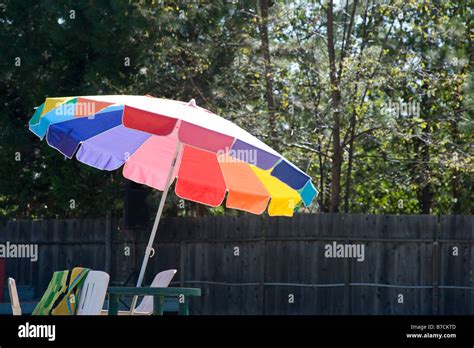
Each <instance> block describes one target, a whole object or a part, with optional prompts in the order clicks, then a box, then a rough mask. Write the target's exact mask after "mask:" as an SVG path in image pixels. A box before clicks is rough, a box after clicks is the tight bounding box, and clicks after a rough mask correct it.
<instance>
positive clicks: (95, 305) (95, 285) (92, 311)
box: [76, 270, 110, 315]
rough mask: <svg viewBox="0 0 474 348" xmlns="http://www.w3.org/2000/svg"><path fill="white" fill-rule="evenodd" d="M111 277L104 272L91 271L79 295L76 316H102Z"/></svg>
mask: <svg viewBox="0 0 474 348" xmlns="http://www.w3.org/2000/svg"><path fill="white" fill-rule="evenodd" d="M109 280H110V277H109V275H108V274H107V273H105V272H102V271H92V270H91V271H89V273H88V274H87V277H86V279H85V280H84V284H83V285H82V288H81V293H80V295H79V303H78V306H77V311H76V315H100V312H101V310H102V307H103V306H104V300H105V295H106V294H107V287H108V286H109Z"/></svg>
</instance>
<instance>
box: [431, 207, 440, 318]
mask: <svg viewBox="0 0 474 348" xmlns="http://www.w3.org/2000/svg"><path fill="white" fill-rule="evenodd" d="M440 225H441V222H440V216H439V215H438V216H437V217H436V224H435V229H434V231H433V247H432V251H431V253H432V255H433V275H432V277H433V304H432V309H431V313H432V314H433V315H437V314H439V273H440V269H439V267H440V262H439V242H438V238H439V232H440Z"/></svg>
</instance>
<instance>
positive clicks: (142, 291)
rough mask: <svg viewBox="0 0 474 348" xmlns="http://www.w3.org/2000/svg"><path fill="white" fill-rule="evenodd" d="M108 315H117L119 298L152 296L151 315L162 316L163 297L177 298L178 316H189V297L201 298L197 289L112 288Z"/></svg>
mask: <svg viewBox="0 0 474 348" xmlns="http://www.w3.org/2000/svg"><path fill="white" fill-rule="evenodd" d="M107 292H108V293H109V315H117V314H118V306H119V298H120V296H124V295H127V296H147V295H150V296H153V315H163V303H164V301H165V297H177V298H178V308H179V314H180V315H189V297H190V296H201V289H198V288H135V287H123V286H112V287H109V288H108V290H107Z"/></svg>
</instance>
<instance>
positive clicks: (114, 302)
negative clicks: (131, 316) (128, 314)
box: [109, 294, 120, 315]
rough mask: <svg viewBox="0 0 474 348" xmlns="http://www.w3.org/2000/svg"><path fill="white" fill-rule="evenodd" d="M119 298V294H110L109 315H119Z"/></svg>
mask: <svg viewBox="0 0 474 348" xmlns="http://www.w3.org/2000/svg"><path fill="white" fill-rule="evenodd" d="M119 297H120V296H119V295H117V294H109V315H117V314H118V306H119Z"/></svg>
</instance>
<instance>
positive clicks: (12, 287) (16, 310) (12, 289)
mask: <svg viewBox="0 0 474 348" xmlns="http://www.w3.org/2000/svg"><path fill="white" fill-rule="evenodd" d="M8 293H9V294H10V302H11V304H12V313H13V315H21V307H20V300H19V299H18V291H17V290H16V282H15V279H13V278H8Z"/></svg>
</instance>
